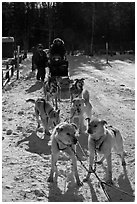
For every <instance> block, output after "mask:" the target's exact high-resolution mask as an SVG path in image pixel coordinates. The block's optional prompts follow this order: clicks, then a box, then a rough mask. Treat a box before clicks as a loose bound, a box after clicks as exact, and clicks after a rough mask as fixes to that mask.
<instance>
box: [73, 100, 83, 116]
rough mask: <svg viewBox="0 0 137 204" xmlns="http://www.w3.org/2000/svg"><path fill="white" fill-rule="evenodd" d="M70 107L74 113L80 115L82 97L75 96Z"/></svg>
mask: <svg viewBox="0 0 137 204" xmlns="http://www.w3.org/2000/svg"><path fill="white" fill-rule="evenodd" d="M72 107H73V109H74V111H75V114H76V115H80V114H81V113H82V112H83V109H84V99H83V98H75V99H73V101H72Z"/></svg>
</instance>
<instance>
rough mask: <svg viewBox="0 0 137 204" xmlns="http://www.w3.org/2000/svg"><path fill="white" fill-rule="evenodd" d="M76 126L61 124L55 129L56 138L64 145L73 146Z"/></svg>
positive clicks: (75, 139)
mask: <svg viewBox="0 0 137 204" xmlns="http://www.w3.org/2000/svg"><path fill="white" fill-rule="evenodd" d="M76 130H77V126H76V125H75V124H74V123H67V122H63V123H60V124H59V125H57V126H56V127H55V131H56V138H57V139H58V140H59V141H61V142H62V143H63V144H65V145H75V144H76V143H77V138H76Z"/></svg>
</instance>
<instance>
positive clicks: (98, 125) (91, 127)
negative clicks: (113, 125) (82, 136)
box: [86, 118, 107, 139]
mask: <svg viewBox="0 0 137 204" xmlns="http://www.w3.org/2000/svg"><path fill="white" fill-rule="evenodd" d="M86 120H87V133H88V134H90V135H91V136H92V137H94V139H99V138H100V136H101V135H104V133H105V125H106V124H107V122H106V121H105V120H100V119H93V120H92V121H90V118H86Z"/></svg>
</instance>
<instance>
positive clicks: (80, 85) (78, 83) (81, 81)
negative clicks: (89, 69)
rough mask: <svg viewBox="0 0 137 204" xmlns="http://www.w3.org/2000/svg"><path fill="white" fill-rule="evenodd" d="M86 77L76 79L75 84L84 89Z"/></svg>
mask: <svg viewBox="0 0 137 204" xmlns="http://www.w3.org/2000/svg"><path fill="white" fill-rule="evenodd" d="M84 80H85V79H84V78H81V79H75V80H74V81H75V85H76V87H77V88H78V89H83V86H84Z"/></svg>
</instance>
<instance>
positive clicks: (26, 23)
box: [2, 2, 135, 54]
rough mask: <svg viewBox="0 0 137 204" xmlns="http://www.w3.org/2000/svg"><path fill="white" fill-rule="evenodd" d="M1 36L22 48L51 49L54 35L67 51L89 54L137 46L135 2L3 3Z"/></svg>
mask: <svg viewBox="0 0 137 204" xmlns="http://www.w3.org/2000/svg"><path fill="white" fill-rule="evenodd" d="M2 36H3V37H7V36H12V37H14V38H15V42H16V44H17V45H20V46H21V49H24V50H31V48H32V47H33V46H35V45H37V44H38V43H42V44H43V45H44V47H45V48H48V47H49V45H50V44H51V43H52V41H53V39H54V38H55V37H60V38H62V39H63V40H64V42H65V45H66V48H67V50H68V51H73V50H84V51H86V52H87V53H88V54H93V53H97V52H98V51H99V50H102V49H105V43H106V42H108V43H109V47H110V49H111V50H117V51H124V50H134V49H135V47H134V46H135V2H2Z"/></svg>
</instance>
